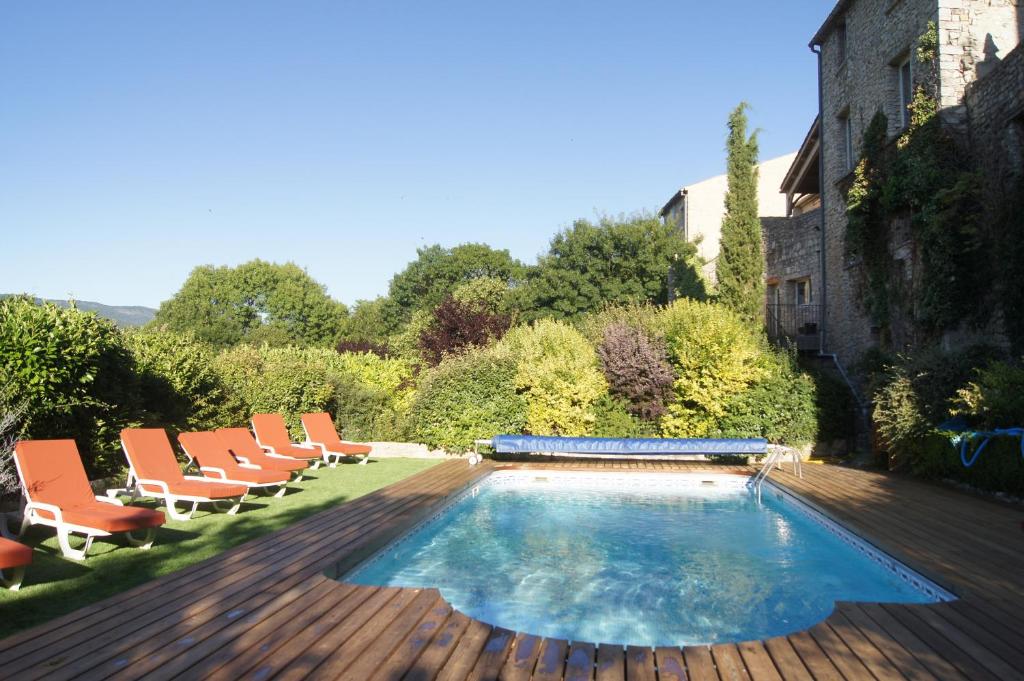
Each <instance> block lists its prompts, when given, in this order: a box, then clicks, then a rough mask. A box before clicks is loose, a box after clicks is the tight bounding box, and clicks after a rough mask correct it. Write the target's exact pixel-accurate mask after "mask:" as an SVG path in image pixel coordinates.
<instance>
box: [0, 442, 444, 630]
mask: <svg viewBox="0 0 1024 681" xmlns="http://www.w3.org/2000/svg"><path fill="white" fill-rule="evenodd" d="M436 463H438V462H437V461H434V460H426V459H381V460H374V461H371V462H370V463H369V464H368V465H366V466H357V465H355V464H344V465H340V466H338V467H337V468H320V469H318V470H315V471H310V472H309V477H307V478H306V479H304V480H303V481H302V482H299V483H292V484H290V485H289V486H288V487H289V492H288V493H287V494H285V496H283V497H281V498H273V497H263V496H249V497H246V502H244V503H243V504H242V508H241V509H240V510H239V511H238V514H237V515H234V516H230V515H226V514H223V513H214V512H210V511H209V510H208V507H209V504H201V505H200V507H199V509H200V510H199V511H197V512H196V515H195V516H193V518H192V520H189V521H184V522H182V521H176V520H170V519H168V522H167V524H166V525H164V526H163V527H161V528H160V529H159V530H158V531H157V536H156V542H155V543H154V545H153V548H151V549H150V550H148V551H141V550H139V549H137V548H133V547H131V546H129V545H128V543H127V542H126V541H125V540H124V538H123V536H120V535H114V536H112V537H102V538H97V539H96V541H95V542H93V546H92V549H91V550H90V552H89V556H88V557H87V558H86V559H85V560H84V561H81V562H78V561H73V560H67V559H65V558H62V557H61V554H60V550H59V549H58V548H57V540H56V538H55V535H54V531H53V530H52V529H50V528H46V527H38V526H37V527H33V528H31V529H30V530H29V531H28V532H27V533H26V535H25V536H24V537H23V538H22V541H23V542H25V543H27V544H29V545H30V546H33V547H34V548H35V552H34V554H35V555H34V556H33V562H32V565H30V566H29V567H28V571H27V572H26V574H25V582H24V584H23V585H22V587H21V590H20V591H17V592H11V591H8V590H7V589H3V588H0V638H3V637H6V636H9V635H11V634H13V633H14V632H16V631H19V630H21V629H25V628H27V627H30V626H33V625H36V624H40V623H41V622H45V621H47V620H49V619H52V618H54V617H58V616H60V615H63V614H65V613H68V612H71V611H73V610H76V609H78V608H80V607H82V606H84V605H88V604H89V603H93V602H95V601H98V600H101V599H103V598H106V597H108V596H112V595H114V594H116V593H120V592H122V591H125V590H127V589H130V588H131V587H133V586H136V585H138V584H142V583H143V582H147V581H149V580H151V579H153V578H155V577H159V576H160V575H165V574H167V573H169V572H174V571H175V570H180V569H182V568H185V567H188V566H189V565H193V564H195V563H198V562H200V561H202V560H205V559H207V558H210V557H211V556H215V555H217V554H218V553H221V552H223V551H226V550H227V549H230V548H231V547H233V546H237V545H239V544H242V543H244V542H246V541H249V540H250V539H255V538H256V537H260V536H263V535H265V534H269V533H271V532H274V531H276V530H279V529H281V528H283V527H287V526H288V525H291V524H293V523H295V522H297V521H299V520H301V519H303V518H306V517H308V516H310V515H313V514H314V513H317V512H319V511H322V510H324V509H326V508H330V507H332V506H337V505H339V504H343V503H345V502H347V501H351V500H352V499H355V498H357V497H360V496H362V495H364V494H368V493H369V492H372V491H374V490H376V489H379V488H381V487H384V486H386V485H390V484H391V483H393V482H397V481H398V480H401V479H402V478H405V477H407V476H409V475H412V474H414V473H418V472H420V471H422V470H425V469H427V468H430V467H431V466H433V465H435V464H436ZM136 503H137V504H138V505H140V506H148V507H151V508H156V507H157V506H156V504H155V503H152V502H149V501H141V502H136ZM179 507H180V508H184V507H183V506H179ZM73 545H80V544H73Z"/></svg>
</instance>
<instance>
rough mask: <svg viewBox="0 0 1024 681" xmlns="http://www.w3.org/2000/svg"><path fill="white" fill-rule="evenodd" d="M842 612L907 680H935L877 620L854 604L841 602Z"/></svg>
mask: <svg viewBox="0 0 1024 681" xmlns="http://www.w3.org/2000/svg"><path fill="white" fill-rule="evenodd" d="M841 608H842V613H843V615H845V616H846V618H847V619H848V620H849V621H850V622H851V623H852V624H853V625H854V626H855V627H857V629H858V630H860V632H861V633H862V634H863V635H864V637H865V638H867V639H868V640H869V641H871V643H872V644H873V645H874V646H875V647H876V648H878V650H879V651H881V652H882V654H883V655H885V656H886V658H888V659H889V661H890V662H891V663H892V664H893V666H894V667H896V669H898V670H899V671H900V673H901V674H902V675H903V676H904V677H906V678H907V679H909V681H935V676H934V675H932V673H931V672H929V671H928V670H927V669H925V667H924V666H923V665H922V664H921V663H920V662H919V661H918V659H917V658H916V657H914V654H913V653H912V652H911V651H909V650H907V649H906V648H905V647H904V646H903V645H902V644H900V642H899V641H897V640H896V639H894V638H893V637H892V636H890V635H889V634H888V633H887V632H886V631H885V629H883V628H882V627H881V626H880V625H879V624H878V623H877V622H875V621H874V620H873V619H871V618H870V617H868V615H867V613H865V612H864V611H863V610H861V609H860V608H859V607H857V606H856V605H853V604H850V603H843V604H841Z"/></svg>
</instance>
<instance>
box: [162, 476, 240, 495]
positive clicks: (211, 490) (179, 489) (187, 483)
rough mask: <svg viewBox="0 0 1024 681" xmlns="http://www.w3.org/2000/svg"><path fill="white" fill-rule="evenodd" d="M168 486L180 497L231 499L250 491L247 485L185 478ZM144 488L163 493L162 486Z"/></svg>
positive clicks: (172, 492)
mask: <svg viewBox="0 0 1024 681" xmlns="http://www.w3.org/2000/svg"><path fill="white" fill-rule="evenodd" d="M167 488H168V489H169V490H170V491H171V494H174V495H176V496H179V497H202V498H204V499H230V498H231V497H240V496H242V495H244V494H245V493H247V492H248V491H249V488H248V487H246V486H245V485H230V484H227V483H223V482H208V481H206V480H184V479H183V480H178V481H174V482H169V483H167ZM142 490H143V491H144V492H146V493H147V494H160V493H161V490H160V488H158V487H153V486H150V485H143V486H142Z"/></svg>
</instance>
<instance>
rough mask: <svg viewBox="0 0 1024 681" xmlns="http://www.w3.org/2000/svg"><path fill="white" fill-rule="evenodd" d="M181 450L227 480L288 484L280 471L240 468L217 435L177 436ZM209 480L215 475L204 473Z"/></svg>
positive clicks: (261, 483) (262, 483)
mask: <svg viewBox="0 0 1024 681" xmlns="http://www.w3.org/2000/svg"><path fill="white" fill-rule="evenodd" d="M178 441H179V442H180V443H181V446H182V448H183V449H184V450H185V451H186V452H187V453H188V455H189V456H192V457H194V458H195V459H196V461H198V462H199V465H200V466H205V467H210V468H219V469H221V470H222V471H224V475H225V476H226V477H227V479H228V480H238V481H241V482H248V483H252V484H254V485H266V484H275V483H277V484H284V483H286V482H288V476H287V475H284V476H282V475H281V472H280V471H277V472H275V471H262V470H256V469H253V468H242V467H241V466H239V465H238V462H237V461H235V457H233V456H231V450H230V449H228V448H227V447H225V446H224V444H223V442H221V439H220V438H219V437H217V433H210V432H206V433H182V434H181V435H179V436H178ZM204 475H207V476H208V477H209V478H210V479H211V480H216V479H217V477H218V476H217V474H216V473H213V472H210V473H204Z"/></svg>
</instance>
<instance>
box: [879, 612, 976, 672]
mask: <svg viewBox="0 0 1024 681" xmlns="http://www.w3.org/2000/svg"><path fill="white" fill-rule="evenodd" d="M859 607H860V609H861V610H863V611H864V613H865V614H867V616H868V617H870V618H871V619H873V620H874V621H875V622H877V623H878V625H879V626H881V627H882V628H883V629H885V631H886V632H887V633H888V634H889V635H890V636H892V637H893V638H894V639H895V640H896V641H897V642H898V643H899V644H900V645H902V646H903V647H904V648H905V649H906V650H908V651H910V653H911V654H912V655H913V656H914V657H916V658H917V660H918V661H919V662H920V663H921V664H922V665H923V666H924V667H925V669H927V670H928V671H929V672H931V673H932V675H934V676H936V677H938V678H940V679H966V678H967V677H965V676H964V675H963V674H961V673H960V672H959V671H958V670H957V669H956V667H954V666H953V665H952V664H950V663H949V661H948V660H946V658H944V657H943V656H942V655H941V654H940V653H939V652H938V651H937V650H935V649H933V648H932V647H931V646H929V645H928V644H927V643H925V642H924V641H922V640H921V638H920V637H919V636H918V635H917V634H915V633H914V632H913V631H911V630H910V629H908V628H907V627H906V626H904V625H903V624H901V623H900V622H899V621H898V620H896V618H894V617H893V616H892V615H891V614H889V612H887V611H886V610H885V609H884V608H882V606H881V605H879V604H877V603H863V604H861V605H860V606H859Z"/></svg>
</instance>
